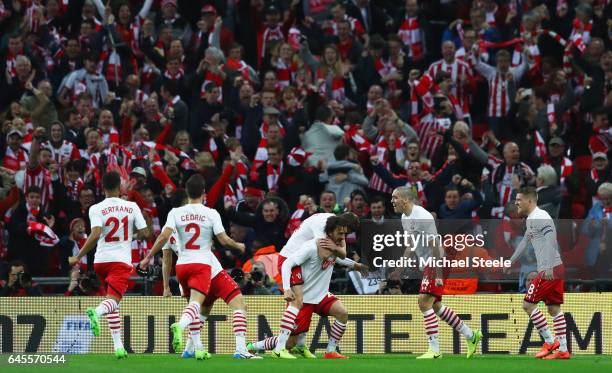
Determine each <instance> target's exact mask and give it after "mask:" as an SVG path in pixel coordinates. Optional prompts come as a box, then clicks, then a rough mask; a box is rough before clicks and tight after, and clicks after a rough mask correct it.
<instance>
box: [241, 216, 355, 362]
mask: <svg viewBox="0 0 612 373" xmlns="http://www.w3.org/2000/svg"><path fill="white" fill-rule="evenodd" d="M332 216H334V217H335V216H336V215H335V214H331V213H319V214H314V215H312V216H310V217H309V218H307V219H306V220H304V221H303V222H302V224H300V227H299V228H298V229H297V230H296V231H295V232H294V233H293V234H292V235H291V237H290V238H289V241H287V243H286V244H285V246H284V247H283V249H282V250H281V252H280V253H279V257H278V271H279V272H282V266H283V263H284V262H285V260H286V259H287V258H288V257H289V256H291V255H292V254H294V253H295V252H297V251H298V250H299V249H300V248H301V247H302V245H303V244H304V243H305V242H307V241H310V240H312V239H315V238H316V239H318V238H325V237H326V236H325V224H326V222H327V219H328V218H330V217H332ZM341 217H342V218H343V219H345V220H346V222H347V224H348V226H349V227H350V228H351V229H352V230H354V231H356V230H357V229H358V226H359V217H357V215H355V214H353V213H351V212H347V213H344V214H342V215H341ZM321 245H322V246H324V247H326V248H327V249H330V250H332V251H334V252H335V254H336V256H337V257H338V258H337V261H336V263H337V264H340V265H344V266H347V267H349V268H352V269H355V270H358V271H361V270H364V267H365V266H364V265H363V264H360V263H356V262H355V261H353V260H351V259H348V258H346V243H345V242H344V241H342V244H341V245H340V246H336V245H335V244H334V243H333V242H332V241H331V240H327V239H324V240H322V241H321ZM289 284H290V286H291V288H290V289H291V291H292V293H293V298H294V299H293V300H292V301H290V302H289V304H288V305H287V309H286V310H285V313H284V315H283V317H282V319H281V325H280V333H279V335H278V337H276V336H275V337H270V338H267V339H266V340H264V341H261V342H262V343H260V344H258V345H257V346H256V344H255V343H249V344H248V346H247V347H248V348H249V351H262V350H265V349H266V347H269V346H270V344H273V345H275V346H276V347H275V348H274V352H275V353H276V354H277V355H278V356H279V357H281V358H286V359H292V358H293V356H292V355H291V354H290V353H289V352H288V351H285V350H286V348H285V344H286V343H287V340H288V339H289V335H290V333H291V331H292V330H293V328H294V324H293V321H292V320H295V318H296V317H297V314H298V312H299V311H300V309H301V308H302V303H303V293H302V289H303V284H304V280H303V278H302V269H301V268H300V266H294V267H292V268H291V278H290V281H289ZM285 289H287V288H285ZM286 321H289V323H288V322H286ZM290 324H291V325H290ZM305 342H306V333H302V334H300V335H298V337H297V343H296V345H295V347H294V348H293V349H292V350H291V353H293V354H297V355H301V356H303V357H305V358H308V359H314V358H315V355H313V354H312V353H311V352H310V350H308V348H306V343H305Z"/></svg>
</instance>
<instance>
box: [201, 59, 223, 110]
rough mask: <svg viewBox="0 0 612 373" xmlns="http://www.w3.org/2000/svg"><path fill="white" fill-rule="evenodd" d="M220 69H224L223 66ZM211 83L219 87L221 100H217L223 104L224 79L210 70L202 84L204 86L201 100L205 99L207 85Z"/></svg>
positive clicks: (207, 71)
mask: <svg viewBox="0 0 612 373" xmlns="http://www.w3.org/2000/svg"><path fill="white" fill-rule="evenodd" d="M219 68H220V69H223V65H221V66H219ZM211 83H212V84H214V85H215V86H217V87H219V98H218V99H217V102H223V78H222V77H221V75H219V74H215V73H213V72H212V71H210V70H206V73H205V74H204V81H203V82H202V85H201V86H200V98H204V97H205V95H206V92H205V88H206V85H208V84H211Z"/></svg>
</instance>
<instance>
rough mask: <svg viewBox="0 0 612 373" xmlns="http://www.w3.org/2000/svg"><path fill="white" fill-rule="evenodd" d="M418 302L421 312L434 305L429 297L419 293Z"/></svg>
mask: <svg viewBox="0 0 612 373" xmlns="http://www.w3.org/2000/svg"><path fill="white" fill-rule="evenodd" d="M418 303H419V309H420V310H421V312H425V311H427V310H428V309H430V308H431V307H432V304H431V300H430V299H429V297H427V296H425V295H423V294H420V295H419V299H418Z"/></svg>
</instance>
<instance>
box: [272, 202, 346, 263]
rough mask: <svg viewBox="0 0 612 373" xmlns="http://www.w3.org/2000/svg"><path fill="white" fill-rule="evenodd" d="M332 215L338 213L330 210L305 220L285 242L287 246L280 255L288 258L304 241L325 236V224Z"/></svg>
mask: <svg viewBox="0 0 612 373" xmlns="http://www.w3.org/2000/svg"><path fill="white" fill-rule="evenodd" d="M330 216H336V215H335V214H331V213H328V212H322V213H319V214H314V215H312V216H310V217H308V218H307V219H306V220H304V221H303V222H302V224H300V227H299V228H298V229H297V230H296V231H295V232H293V234H292V235H291V237H289V240H288V241H287V243H286V244H285V247H283V249H282V250H281V252H280V255H282V256H284V257H285V258H288V257H289V255H291V254H293V253H294V252H296V251H298V250H299V249H300V247H302V245H303V244H304V242H306V241H310V240H312V239H313V238H321V237H323V236H325V224H326V223H327V218H329V217H330Z"/></svg>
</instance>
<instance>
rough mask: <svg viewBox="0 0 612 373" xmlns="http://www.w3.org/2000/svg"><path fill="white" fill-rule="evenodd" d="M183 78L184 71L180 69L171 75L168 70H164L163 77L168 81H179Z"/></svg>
mask: <svg viewBox="0 0 612 373" xmlns="http://www.w3.org/2000/svg"><path fill="white" fill-rule="evenodd" d="M183 76H185V70H183V68H182V67H180V68H179V69H178V71H177V72H176V73H171V72H170V71H168V69H166V70H164V77H165V78H167V79H170V80H179V79H181V78H182V77H183Z"/></svg>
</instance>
